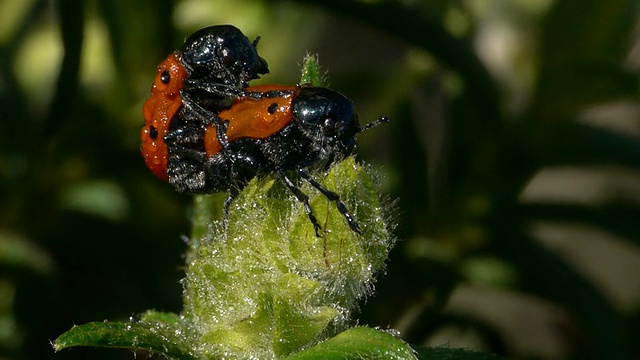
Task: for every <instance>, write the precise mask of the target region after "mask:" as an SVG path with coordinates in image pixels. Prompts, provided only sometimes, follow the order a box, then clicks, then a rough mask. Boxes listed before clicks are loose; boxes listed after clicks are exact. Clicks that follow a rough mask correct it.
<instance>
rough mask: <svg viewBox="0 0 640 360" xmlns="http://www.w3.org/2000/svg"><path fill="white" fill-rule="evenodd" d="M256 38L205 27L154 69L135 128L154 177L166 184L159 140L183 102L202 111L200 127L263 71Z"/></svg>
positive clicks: (164, 156) (232, 30)
mask: <svg viewBox="0 0 640 360" xmlns="http://www.w3.org/2000/svg"><path fill="white" fill-rule="evenodd" d="M258 40H259V38H256V40H255V41H253V42H250V41H249V39H248V38H247V37H246V36H244V35H243V34H242V32H240V30H238V29H237V28H235V27H234V26H231V25H218V26H210V27H207V28H204V29H201V30H198V31H196V32H195V33H193V34H192V35H191V36H189V37H188V38H187V40H186V41H185V43H184V44H183V46H182V47H181V48H180V49H178V50H176V51H174V52H173V53H171V54H170V55H169V56H168V57H167V58H166V59H165V60H164V61H163V62H162V63H160V65H158V69H157V75H156V78H155V81H154V82H153V85H152V87H151V96H150V97H149V99H148V100H147V101H146V102H145V103H144V106H143V116H144V119H145V125H144V127H143V128H142V130H141V138H142V147H141V152H142V155H143V157H144V159H145V163H146V164H147V167H149V169H150V170H151V171H152V172H153V173H154V174H155V175H156V176H157V177H158V178H160V179H162V180H165V181H166V180H168V178H167V172H166V168H167V162H168V151H167V147H166V144H165V142H164V137H165V136H166V135H167V134H168V133H169V131H170V127H171V122H172V120H173V119H174V117H176V116H177V115H178V113H179V111H180V110H181V109H182V106H183V104H185V105H187V106H189V107H190V108H193V107H196V106H197V107H198V108H199V109H204V110H206V111H207V119H206V120H205V121H201V123H200V126H201V127H203V128H204V126H205V125H206V123H209V122H212V121H216V119H217V117H216V115H215V114H216V113H217V112H219V111H220V110H222V109H225V108H228V107H229V106H230V105H231V103H232V102H233V99H234V97H236V96H238V95H239V94H242V92H243V90H242V89H243V88H245V87H246V86H248V82H249V81H250V80H252V79H256V78H258V77H259V75H260V74H266V73H268V72H269V69H268V65H267V62H266V61H265V60H264V59H262V58H261V57H260V56H258V53H257V51H256V46H257V43H258ZM196 103H197V105H196ZM211 114H213V115H211ZM192 121H197V119H195V118H194V119H192ZM182 139H184V140H187V138H186V137H182Z"/></svg>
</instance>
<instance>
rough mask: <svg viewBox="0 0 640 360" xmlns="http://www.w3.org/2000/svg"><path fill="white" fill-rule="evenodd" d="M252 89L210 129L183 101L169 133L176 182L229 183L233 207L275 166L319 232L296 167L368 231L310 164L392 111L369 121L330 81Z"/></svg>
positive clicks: (197, 187)
mask: <svg viewBox="0 0 640 360" xmlns="http://www.w3.org/2000/svg"><path fill="white" fill-rule="evenodd" d="M244 91H245V93H246V96H240V97H237V98H236V99H235V100H234V102H233V104H232V105H231V106H230V107H229V108H228V109H225V110H223V111H221V112H219V113H218V114H217V116H218V118H219V119H220V122H211V123H210V124H208V125H207V126H206V127H205V128H204V130H202V128H201V127H200V126H199V125H198V124H199V121H194V120H193V119H191V118H190V117H201V116H202V114H201V113H195V112H192V111H184V110H186V109H187V108H186V107H184V108H183V111H182V112H181V113H180V114H181V116H179V117H178V118H177V119H174V121H175V122H174V123H172V126H174V125H175V130H174V131H172V132H171V133H170V134H168V136H166V137H165V139H164V140H165V142H166V144H167V147H168V151H169V154H170V157H169V158H170V160H169V162H168V167H167V176H168V179H169V182H170V183H171V184H172V185H174V187H175V188H176V189H177V190H178V191H180V192H186V193H213V192H220V191H229V192H230V194H229V197H228V198H227V200H226V202H225V214H228V208H229V206H230V204H231V202H232V201H233V199H234V198H235V197H236V196H237V194H238V193H239V191H240V190H241V189H242V188H243V187H244V186H245V185H246V184H247V183H248V182H249V180H251V179H252V178H253V177H255V176H258V175H260V174H265V173H275V174H276V175H277V176H278V177H279V178H280V179H281V180H282V181H283V183H284V184H285V186H286V187H287V188H288V189H289V190H290V191H291V192H292V193H293V194H294V195H295V196H296V198H297V199H298V200H299V201H301V202H302V203H303V204H304V208H305V211H306V212H307V215H308V216H309V219H310V220H311V222H312V224H313V225H314V228H315V231H316V235H318V236H319V233H320V229H321V227H320V225H319V223H318V221H317V219H316V217H315V216H314V214H313V211H312V208H311V205H310V204H309V197H308V195H307V194H305V193H304V192H303V191H302V190H301V189H300V188H298V186H297V185H296V184H295V182H294V181H292V179H291V178H290V177H289V175H288V174H287V173H288V172H290V171H294V172H296V173H297V174H298V176H300V177H301V178H302V179H304V180H305V181H307V182H309V184H311V185H312V186H313V187H315V188H316V189H318V191H320V192H321V193H322V194H323V195H324V196H326V197H327V198H328V199H329V200H331V201H333V202H335V203H336V206H337V208H338V210H339V211H340V212H341V213H342V215H343V216H344V218H345V219H346V221H347V223H348V224H349V226H350V228H351V229H352V230H353V231H355V232H357V233H361V230H360V227H359V225H358V223H357V222H356V221H355V219H354V218H353V216H352V215H351V214H350V213H349V212H348V210H347V207H346V206H345V205H344V203H343V202H342V201H341V200H340V197H339V195H338V194H336V193H335V192H333V191H331V190H329V189H327V188H325V187H324V186H323V185H321V184H320V183H319V182H317V181H316V180H315V179H314V178H313V177H312V176H311V175H310V174H309V172H308V171H307V168H309V167H310V166H312V165H316V164H330V163H331V162H333V161H335V160H338V159H340V158H344V157H346V156H348V155H349V154H351V153H352V152H353V150H354V148H355V145H356V135H357V134H358V133H360V132H362V131H364V130H366V129H368V128H370V127H372V126H375V125H377V124H380V123H383V122H387V121H388V119H387V118H386V117H382V118H380V119H378V120H376V121H374V122H372V123H370V124H368V125H366V126H365V127H361V126H360V125H359V122H358V117H357V115H356V114H355V112H354V107H353V103H352V102H351V100H349V99H348V98H346V97H345V96H344V95H342V94H340V93H338V92H336V91H333V90H330V89H327V88H321V87H310V86H284V85H263V86H255V87H247V88H245V89H244ZM184 137H186V138H188V140H185V139H183V138H184ZM185 144H187V146H185Z"/></svg>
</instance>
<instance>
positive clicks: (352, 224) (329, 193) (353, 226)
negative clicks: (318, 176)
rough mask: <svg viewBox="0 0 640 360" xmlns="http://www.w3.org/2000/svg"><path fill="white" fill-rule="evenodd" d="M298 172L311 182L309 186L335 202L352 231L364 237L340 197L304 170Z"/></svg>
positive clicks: (299, 169)
mask: <svg viewBox="0 0 640 360" xmlns="http://www.w3.org/2000/svg"><path fill="white" fill-rule="evenodd" d="M296 171H297V172H298V175H300V177H301V178H303V179H305V180H306V181H307V182H309V184H311V186H313V187H314V188H316V189H318V191H320V192H321V193H322V195H324V196H326V197H327V199H329V200H330V201H333V202H335V203H336V207H337V208H338V211H340V213H341V214H342V216H344V218H345V219H346V220H347V223H348V224H349V227H350V228H351V230H353V231H355V232H356V233H358V234H360V235H362V230H360V225H358V223H357V222H356V220H355V219H354V218H353V215H351V214H349V210H348V209H347V206H346V205H345V204H344V203H343V202H342V201H341V200H340V195H338V194H336V193H335V192H333V191H331V190H329V189H327V188H326V187H324V186H322V184H320V183H319V182H317V181H316V180H315V179H314V178H313V177H311V175H309V173H308V172H306V171H305V170H304V169H302V168H298V169H297V170H296Z"/></svg>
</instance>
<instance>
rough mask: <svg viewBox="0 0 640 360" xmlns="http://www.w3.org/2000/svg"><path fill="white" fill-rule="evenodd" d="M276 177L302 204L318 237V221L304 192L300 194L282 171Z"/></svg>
mask: <svg viewBox="0 0 640 360" xmlns="http://www.w3.org/2000/svg"><path fill="white" fill-rule="evenodd" d="M278 175H279V176H280V178H281V179H282V181H283V182H284V184H285V185H286V186H287V188H288V189H289V190H290V191H291V192H292V193H293V195H295V197H296V198H298V201H300V202H301V203H302V204H304V210H305V211H306V212H307V215H308V216H309V220H311V223H312V224H313V227H314V229H315V231H316V236H317V237H320V229H321V227H320V224H319V223H318V219H316V217H315V216H314V215H313V211H312V209H311V204H309V196H308V195H307V194H305V193H304V192H302V190H300V188H298V187H297V186H296V185H295V184H294V183H293V182H292V181H291V179H289V178H288V177H287V175H286V174H285V173H284V171H282V170H278Z"/></svg>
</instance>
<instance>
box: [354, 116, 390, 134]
mask: <svg viewBox="0 0 640 360" xmlns="http://www.w3.org/2000/svg"><path fill="white" fill-rule="evenodd" d="M388 122H389V118H388V117H386V116H383V117H381V118H378V119H376V120H374V121H372V122H370V123H368V124H367V125H365V126H363V127H361V128H360V131H358V132H363V131H365V130H369V129H371V128H372V127H374V126H378V125H380V124H386V123H388Z"/></svg>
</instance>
